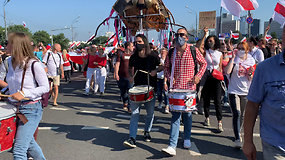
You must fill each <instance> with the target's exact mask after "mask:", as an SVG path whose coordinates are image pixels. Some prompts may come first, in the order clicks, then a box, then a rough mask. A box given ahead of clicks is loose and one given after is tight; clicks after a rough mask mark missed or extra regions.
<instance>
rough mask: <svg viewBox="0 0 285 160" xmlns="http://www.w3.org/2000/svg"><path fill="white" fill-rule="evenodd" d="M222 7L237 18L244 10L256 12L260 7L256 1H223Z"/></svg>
mask: <svg viewBox="0 0 285 160" xmlns="http://www.w3.org/2000/svg"><path fill="white" fill-rule="evenodd" d="M221 6H222V7H223V8H224V9H226V10H227V11H229V12H230V13H231V14H232V15H234V16H237V17H240V13H241V11H243V10H245V11H250V10H256V9H257V8H258V7H259V5H258V3H257V1H256V0H221Z"/></svg>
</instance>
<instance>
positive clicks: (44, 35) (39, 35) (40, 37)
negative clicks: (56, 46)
mask: <svg viewBox="0 0 285 160" xmlns="http://www.w3.org/2000/svg"><path fill="white" fill-rule="evenodd" d="M33 41H34V43H35V44H38V43H39V42H42V43H43V44H44V45H45V46H46V45H47V44H50V43H51V39H50V35H49V34H48V32H47V31H37V32H35V33H34V35H33Z"/></svg>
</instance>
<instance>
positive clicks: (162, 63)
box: [157, 59, 165, 79]
mask: <svg viewBox="0 0 285 160" xmlns="http://www.w3.org/2000/svg"><path fill="white" fill-rule="evenodd" d="M164 62H165V60H163V59H160V64H161V65H162V66H164ZM157 78H158V79H164V71H163V70H162V71H160V72H157Z"/></svg>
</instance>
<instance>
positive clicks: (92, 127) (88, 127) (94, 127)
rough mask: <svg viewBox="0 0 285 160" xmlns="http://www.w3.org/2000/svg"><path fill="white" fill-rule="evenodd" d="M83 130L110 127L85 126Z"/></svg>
mask: <svg viewBox="0 0 285 160" xmlns="http://www.w3.org/2000/svg"><path fill="white" fill-rule="evenodd" d="M81 129H82V130H106V129H109V127H96V126H85V127H82V128H81Z"/></svg>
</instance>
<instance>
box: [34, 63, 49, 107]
mask: <svg viewBox="0 0 285 160" xmlns="http://www.w3.org/2000/svg"><path fill="white" fill-rule="evenodd" d="M36 62H38V61H34V62H33V63H32V66H31V70H32V74H33V76H34V78H35V70H34V64H35V63H36ZM35 81H36V80H35ZM36 85H37V87H38V86H39V84H38V82H37V81H36ZM48 99H49V92H47V93H44V94H43V95H42V99H41V100H40V101H41V103H42V107H43V108H44V107H47V106H48Z"/></svg>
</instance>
